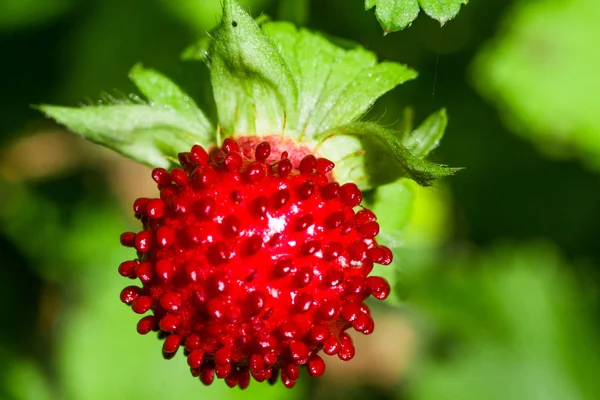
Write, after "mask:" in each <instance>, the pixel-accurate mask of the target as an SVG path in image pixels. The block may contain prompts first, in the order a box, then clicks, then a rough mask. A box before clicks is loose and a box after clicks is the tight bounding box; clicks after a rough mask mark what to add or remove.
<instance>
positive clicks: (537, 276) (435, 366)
mask: <svg viewBox="0 0 600 400" xmlns="http://www.w3.org/2000/svg"><path fill="white" fill-rule="evenodd" d="M568 270H569V268H566V266H565V262H564V260H562V259H561V257H560V254H559V253H558V252H557V251H556V249H555V248H553V247H552V246H551V245H548V244H540V243H530V244H521V245H514V244H510V245H508V244H505V245H502V246H497V247H495V248H494V249H493V250H492V251H490V252H489V253H487V254H483V255H481V256H480V257H477V258H474V259H471V260H468V259H457V260H455V261H454V262H450V263H445V265H444V263H442V264H441V265H440V266H439V267H436V268H433V269H430V270H428V271H427V272H426V273H417V274H416V275H417V276H418V278H417V281H413V282H412V284H411V286H412V288H413V290H414V291H413V292H412V293H411V303H412V304H413V306H415V307H418V308H419V309H420V310H421V311H424V312H425V314H426V315H427V316H428V317H429V320H428V321H429V325H428V327H427V331H428V332H429V335H430V336H431V338H430V343H431V344H432V346H435V343H436V342H437V343H440V342H441V343H444V345H443V346H444V347H445V351H443V353H441V354H440V353H439V352H436V351H435V350H433V349H430V352H429V357H427V358H426V359H424V360H423V362H422V363H421V366H420V367H418V369H417V371H418V376H419V378H418V379H417V380H416V381H415V385H414V386H413V391H414V395H415V397H416V398H418V399H429V398H434V399H440V400H446V399H447V400H453V399H464V398H478V399H492V400H493V399H506V398H511V399H534V400H537V399H539V400H542V399H548V398H556V399H573V400H575V399H581V400H584V399H592V398H597V396H598V394H600V383H599V382H598V380H597V379H596V377H595V375H596V371H597V370H598V368H600V357H599V356H598V355H599V354H600V343H599V342H598V340H597V332H594V328H593V327H592V326H591V324H590V321H591V318H590V317H591V315H589V311H588V310H586V308H585V307H584V306H583V304H584V302H585V298H584V296H582V293H581V291H580V290H579V289H578V288H577V286H576V283H575V281H574V279H573V277H572V276H571V275H570V274H569V273H568V272H567V271H568ZM448 302H451V304H452V307H448V306H447V305H448V304H449V303H448Z"/></svg>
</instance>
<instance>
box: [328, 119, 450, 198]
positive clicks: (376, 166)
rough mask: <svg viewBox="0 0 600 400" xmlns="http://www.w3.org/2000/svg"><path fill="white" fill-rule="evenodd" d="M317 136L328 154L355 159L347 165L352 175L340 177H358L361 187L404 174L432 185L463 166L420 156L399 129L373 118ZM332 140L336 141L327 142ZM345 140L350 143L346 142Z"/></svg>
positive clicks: (384, 181) (353, 178) (374, 185)
mask: <svg viewBox="0 0 600 400" xmlns="http://www.w3.org/2000/svg"><path fill="white" fill-rule="evenodd" d="M317 138H318V139H320V140H321V144H320V147H321V151H322V152H323V153H324V154H325V155H326V156H329V157H331V158H333V159H340V158H341V159H342V160H345V159H354V160H355V162H354V163H353V165H352V166H351V167H350V166H347V167H346V166H345V168H344V170H345V171H350V172H349V175H347V176H344V175H342V176H337V179H338V180H340V181H348V180H352V181H355V182H356V183H357V184H358V185H359V186H360V187H361V189H369V188H373V187H377V186H379V185H382V184H385V183H389V182H393V181H395V180H396V179H398V178H400V177H403V176H405V177H409V178H411V179H413V180H414V181H415V182H417V183H418V184H420V185H422V186H430V185H431V184H432V183H433V181H434V180H436V179H439V178H443V177H445V176H449V175H453V174H454V173H455V172H457V171H458V170H460V168H452V167H448V166H445V165H439V164H435V163H432V162H430V161H427V160H425V159H424V158H422V157H418V156H416V155H415V154H413V153H411V152H410V151H409V150H408V149H407V148H406V147H405V146H404V145H403V143H402V139H401V135H400V133H399V132H396V131H394V130H391V129H387V128H384V127H382V126H380V125H378V124H375V123H371V122H355V123H352V124H347V125H344V126H341V127H338V128H335V129H333V130H330V131H326V132H323V133H322V134H320V135H318V136H317ZM353 139H354V140H353ZM331 141H333V142H334V144H333V145H327V142H331ZM341 141H343V142H347V143H344V145H342V142H341ZM351 143H354V146H352V145H350V144H351ZM339 152H342V153H345V156H344V155H343V154H340V153H339ZM353 174H354V175H353Z"/></svg>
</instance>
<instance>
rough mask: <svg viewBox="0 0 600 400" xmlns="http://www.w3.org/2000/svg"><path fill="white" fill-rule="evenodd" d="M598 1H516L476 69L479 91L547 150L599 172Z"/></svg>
mask: <svg viewBox="0 0 600 400" xmlns="http://www.w3.org/2000/svg"><path fill="white" fill-rule="evenodd" d="M598 15H600V3H599V2H597V1H595V0H572V1H565V2H559V1H553V0H543V1H537V2H520V3H516V4H515V5H514V6H513V7H512V9H511V11H510V12H509V13H508V14H507V15H506V17H505V19H504V29H503V30H502V31H501V32H499V35H498V36H497V38H496V39H495V40H493V41H492V42H491V43H489V44H488V46H487V47H486V48H484V50H483V51H482V52H481V54H480V56H479V58H478V60H477V62H476V64H475V67H476V68H475V78H476V82H477V86H478V88H479V90H480V91H481V92H482V93H483V94H484V95H485V96H486V97H487V98H488V99H489V100H490V101H491V102H493V103H494V104H496V105H497V106H498V107H499V108H500V110H502V111H503V115H504V119H505V121H506V123H507V124H508V126H509V127H510V128H512V129H513V130H514V131H516V132H517V133H519V134H520V135H522V136H523V137H526V138H528V139H531V140H532V141H533V142H534V143H535V144H536V145H537V146H538V148H540V149H541V150H542V151H544V152H546V153H548V154H552V155H555V156H558V157H570V156H577V157H579V158H580V159H581V160H583V162H584V163H586V164H588V165H589V166H591V167H592V168H594V169H600V162H599V160H600V134H599V132H600V119H598V117H597V114H598V109H599V108H600V97H598V95H597V93H598V92H599V91H600V80H599V79H598V78H597V75H598V70H599V69H600V53H599V52H597V51H595V45H594V44H592V42H590V40H589V38H592V37H600V26H599V25H598V23H597V19H598Z"/></svg>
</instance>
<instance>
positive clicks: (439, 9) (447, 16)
mask: <svg viewBox="0 0 600 400" xmlns="http://www.w3.org/2000/svg"><path fill="white" fill-rule="evenodd" d="M468 2H469V0H419V4H420V5H421V8H422V9H423V11H425V14H427V15H429V16H430V17H431V18H433V19H435V20H438V21H440V24H442V25H444V24H445V23H446V22H448V21H450V20H451V19H452V18H454V17H456V15H457V14H458V12H459V11H460V7H461V5H463V4H467V3H468Z"/></svg>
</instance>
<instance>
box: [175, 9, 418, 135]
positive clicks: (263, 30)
mask: <svg viewBox="0 0 600 400" xmlns="http://www.w3.org/2000/svg"><path fill="white" fill-rule="evenodd" d="M224 9H225V12H224V14H223V15H224V16H223V20H222V22H221V25H220V26H219V28H218V29H217V30H216V31H214V32H213V33H212V34H211V37H214V38H215V39H214V40H213V41H212V42H209V41H207V40H206V39H205V40H203V41H199V42H198V43H197V44H196V45H194V46H192V47H190V48H188V49H187V50H186V51H185V52H184V55H183V57H184V58H186V59H190V58H194V59H198V58H200V59H205V60H206V61H207V62H208V65H209V68H210V70H211V81H212V86H213V92H214V93H215V100H216V104H217V108H218V114H219V122H220V126H221V128H222V129H223V130H224V131H225V132H226V134H240V133H252V134H258V135H263V134H273V133H284V134H286V135H288V136H291V137H295V138H297V139H301V140H304V141H310V140H311V138H312V137H313V136H314V135H315V134H317V133H318V132H322V131H324V130H327V129H330V128H333V127H336V126H339V125H343V124H347V123H350V122H353V121H355V120H356V119H358V118H359V117H361V116H362V115H363V114H364V113H365V112H366V111H368V109H369V108H370V107H371V106H372V105H373V103H374V102H375V100H377V98H379V97H381V96H382V95H383V94H385V93H387V92H388V91H390V90H391V89H393V88H394V87H396V86H397V85H399V84H401V83H404V82H406V81H408V80H411V79H414V78H415V77H416V76H417V74H416V72H415V71H413V70H411V69H409V68H408V67H406V66H404V65H402V64H398V63H393V62H381V63H378V62H377V58H376V56H375V55H374V54H373V53H371V52H369V51H367V50H365V49H363V48H362V47H360V46H357V47H354V48H352V49H350V50H346V49H344V48H342V47H339V46H337V45H335V44H333V43H331V41H329V40H328V39H326V38H324V37H323V36H322V35H320V34H317V33H313V32H310V31H308V30H306V29H297V28H296V27H295V26H294V25H293V24H290V23H287V22H264V23H262V25H259V24H258V23H257V22H256V21H254V20H253V19H252V18H251V17H250V16H249V15H248V14H247V13H246V12H245V11H244V10H243V9H242V8H241V7H240V6H239V5H237V3H235V2H232V1H226V2H225V4H224ZM207 45H208V49H207Z"/></svg>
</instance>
